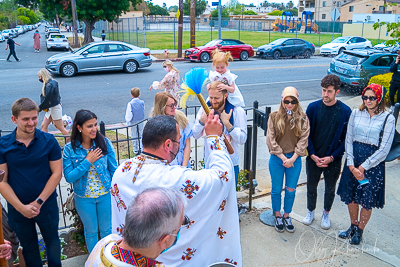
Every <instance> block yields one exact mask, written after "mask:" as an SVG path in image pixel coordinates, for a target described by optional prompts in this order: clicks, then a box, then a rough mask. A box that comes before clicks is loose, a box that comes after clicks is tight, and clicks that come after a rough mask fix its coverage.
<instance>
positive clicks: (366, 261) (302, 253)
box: [63, 96, 400, 267]
mask: <svg viewBox="0 0 400 267" xmlns="http://www.w3.org/2000/svg"><path fill="white" fill-rule="evenodd" d="M339 99H341V100H342V101H343V102H344V103H346V104H347V105H349V106H350V108H352V109H353V108H355V107H357V106H358V105H359V104H360V103H361V99H360V97H359V96H357V97H340V98H339ZM310 102H311V101H308V102H301V103H302V106H303V108H304V109H306V106H307V105H308V104H309V103H310ZM271 108H272V110H276V108H277V105H276V106H272V107H271ZM261 109H263V107H261ZM399 128H400V127H397V129H399ZM268 159H269V153H268V149H266V144H265V136H264V135H263V134H262V131H259V136H258V164H257V168H258V169H257V175H256V178H257V181H258V183H259V186H258V190H257V191H258V192H257V195H258V198H257V199H254V201H253V207H254V208H253V210H252V211H251V212H247V213H245V214H242V215H240V217H241V223H240V224H241V244H242V253H243V266H245V267H248V266H260V267H263V266H363V267H368V266H371V267H372V266H400V247H399V246H398V243H399V242H398V236H399V234H398V233H399V232H400V224H399V223H398V221H399V219H400V215H399V213H398V212H397V203H398V202H399V201H400V196H399V194H398V191H399V190H400V186H399V185H398V183H396V181H397V180H396V179H397V178H398V175H399V173H400V164H399V161H398V160H395V161H393V162H390V163H387V165H386V205H385V208H384V209H382V210H377V209H375V210H374V211H373V212H372V217H371V220H370V221H369V223H368V225H367V227H366V229H365V231H364V235H363V238H364V240H363V242H362V244H360V245H359V246H351V245H350V244H349V243H348V242H347V241H346V240H342V239H340V238H337V234H338V232H339V231H340V230H345V229H347V228H348V227H349V225H350V221H349V217H348V212H347V206H346V205H344V204H343V203H342V202H341V201H340V198H339V197H336V199H335V202H334V206H333V208H332V210H331V228H330V229H329V230H323V229H322V228H321V227H320V222H321V220H320V218H321V214H322V208H323V191H324V182H323V181H321V182H320V184H319V187H318V196H319V197H318V202H317V209H316V213H315V214H316V216H315V220H314V222H313V223H312V224H311V225H310V226H306V225H304V224H302V223H301V221H302V219H303V217H304V216H305V215H306V213H307V208H306V207H307V192H306V191H307V190H306V186H304V183H305V182H306V174H305V167H304V164H303V169H302V172H301V175H300V179H299V185H300V186H298V187H297V193H296V200H295V203H294V207H293V212H292V213H291V215H292V218H293V224H294V225H295V227H296V232H295V233H288V232H286V231H285V232H284V233H278V232H277V231H276V230H275V229H274V227H271V226H267V225H265V224H263V223H262V222H261V221H260V220H259V216H260V214H261V212H263V211H265V210H268V209H271V199H270V196H269V194H268V192H269V190H270V176H269V172H268V168H267V166H268ZM304 161H305V160H304V158H303V163H304ZM244 195H245V193H241V194H239V196H244ZM85 260H86V256H80V257H76V258H72V259H68V260H65V261H63V266H67V267H75V266H83V265H84V262H85Z"/></svg>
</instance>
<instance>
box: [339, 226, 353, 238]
mask: <svg viewBox="0 0 400 267" xmlns="http://www.w3.org/2000/svg"><path fill="white" fill-rule="evenodd" d="M356 228H358V227H357V225H355V224H351V226H350V227H349V229H347V230H346V231H342V232H340V233H339V237H340V238H343V239H347V238H350V237H353V235H354V232H355V231H356Z"/></svg>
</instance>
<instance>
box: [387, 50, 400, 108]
mask: <svg viewBox="0 0 400 267" xmlns="http://www.w3.org/2000/svg"><path fill="white" fill-rule="evenodd" d="M399 62H400V50H398V51H397V57H396V60H395V62H393V64H392V65H391V66H390V72H393V76H392V80H391V81H390V88H389V99H390V106H391V107H390V110H389V112H390V113H393V111H394V105H395V104H396V103H400V94H399V93H398V94H397V99H396V102H394V96H395V95H396V92H397V91H398V90H399V88H400V72H399Z"/></svg>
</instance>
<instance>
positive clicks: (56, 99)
mask: <svg viewBox="0 0 400 267" xmlns="http://www.w3.org/2000/svg"><path fill="white" fill-rule="evenodd" d="M37 75H38V77H39V81H40V82H42V83H43V87H42V94H41V95H40V105H39V109H40V111H42V110H43V111H45V112H46V114H45V115H44V118H43V122H42V124H41V127H42V131H43V132H48V130H49V129H48V127H49V125H50V123H51V122H53V124H54V126H55V127H56V128H57V129H58V130H60V132H61V133H62V134H63V135H68V131H67V130H66V129H65V128H64V125H63V122H62V107H61V96H60V91H59V89H58V82H57V81H56V80H53V78H52V77H51V74H50V72H49V71H48V70H47V69H41V70H39V72H38V74H37Z"/></svg>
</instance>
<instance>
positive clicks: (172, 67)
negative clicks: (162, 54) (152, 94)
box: [162, 59, 179, 73]
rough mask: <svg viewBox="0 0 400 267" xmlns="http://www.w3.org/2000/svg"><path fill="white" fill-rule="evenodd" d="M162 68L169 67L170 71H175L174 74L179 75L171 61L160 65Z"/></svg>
mask: <svg viewBox="0 0 400 267" xmlns="http://www.w3.org/2000/svg"><path fill="white" fill-rule="evenodd" d="M162 65H163V66H167V67H169V69H170V70H174V71H176V73H179V70H178V69H177V68H175V67H174V63H172V61H171V60H169V59H167V60H165V61H164V62H163V63H162Z"/></svg>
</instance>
